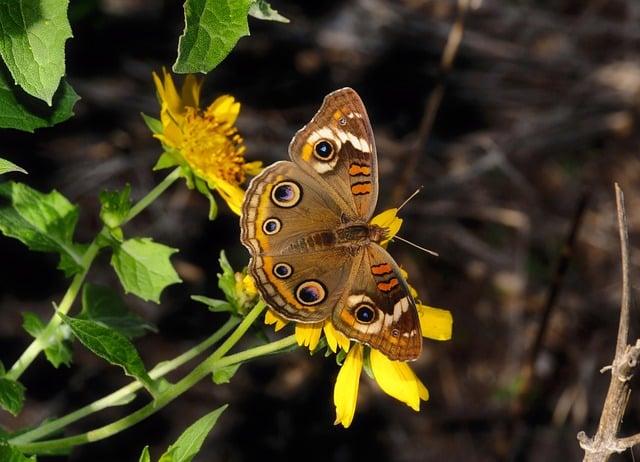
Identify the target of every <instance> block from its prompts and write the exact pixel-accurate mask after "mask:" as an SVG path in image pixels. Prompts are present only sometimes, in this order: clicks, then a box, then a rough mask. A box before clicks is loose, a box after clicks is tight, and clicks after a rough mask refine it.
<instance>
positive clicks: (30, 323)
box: [22, 311, 72, 369]
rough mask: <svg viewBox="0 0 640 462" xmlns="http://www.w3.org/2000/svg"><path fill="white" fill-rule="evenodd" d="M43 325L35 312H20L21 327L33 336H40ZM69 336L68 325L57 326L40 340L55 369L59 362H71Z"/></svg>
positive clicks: (67, 364) (66, 363)
mask: <svg viewBox="0 0 640 462" xmlns="http://www.w3.org/2000/svg"><path fill="white" fill-rule="evenodd" d="M45 327H46V326H45V325H44V323H43V322H42V320H41V319H40V318H39V317H38V316H37V315H36V314H34V313H30V312H28V311H24V312H23V313H22V328H23V329H24V330H25V331H27V332H28V333H29V335H31V336H32V337H33V338H37V337H38V336H40V334H41V333H42V331H44V330H45ZM70 336H71V335H70V332H69V328H68V327H66V326H58V327H57V328H56V329H55V330H54V331H53V333H51V334H49V335H47V336H46V338H43V339H41V340H40V341H41V342H42V344H43V347H44V354H45V356H46V357H47V360H48V361H49V362H50V363H51V364H52V365H53V367H55V368H56V369H57V368H58V367H60V365H61V364H64V365H65V366H69V365H70V364H71V359H72V351H71V347H70V345H69V339H70Z"/></svg>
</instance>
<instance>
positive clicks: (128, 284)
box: [111, 238, 182, 303]
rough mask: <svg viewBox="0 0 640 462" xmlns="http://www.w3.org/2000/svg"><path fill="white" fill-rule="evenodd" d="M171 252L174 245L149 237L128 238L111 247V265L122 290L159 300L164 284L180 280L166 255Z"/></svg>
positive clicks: (142, 297)
mask: <svg viewBox="0 0 640 462" xmlns="http://www.w3.org/2000/svg"><path fill="white" fill-rule="evenodd" d="M175 252H177V249H172V248H171V247H167V246H166V245H163V244H158V243H156V242H153V241H152V240H151V239H150V238H135V239H128V240H126V241H124V242H123V243H121V244H120V245H118V246H116V247H115V248H114V250H113V256H112V257H111V266H113V268H114V269H115V270H116V273H117V274H118V277H119V278H120V282H121V283H122V287H124V290H125V292H127V293H129V292H131V293H133V294H135V295H137V296H138V297H140V298H141V299H143V300H151V301H154V302H156V303H160V294H161V293H162V291H163V290H164V288H165V287H167V286H169V285H171V284H176V283H178V282H182V280H181V279H180V277H178V274H177V273H176V271H175V269H173V266H172V265H171V260H170V259H169V257H170V256H171V255H172V254H173V253H175Z"/></svg>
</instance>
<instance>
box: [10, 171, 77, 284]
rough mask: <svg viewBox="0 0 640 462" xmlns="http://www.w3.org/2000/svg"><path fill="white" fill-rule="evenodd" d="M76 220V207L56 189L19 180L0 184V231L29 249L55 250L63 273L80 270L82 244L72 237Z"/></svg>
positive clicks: (67, 274) (70, 274)
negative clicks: (38, 188)
mask: <svg viewBox="0 0 640 462" xmlns="http://www.w3.org/2000/svg"><path fill="white" fill-rule="evenodd" d="M3 199H4V200H5V201H4V203H3V202H2V200H3ZM7 202H8V203H7ZM77 221H78V208H77V207H76V206H75V205H73V204H71V203H70V202H69V201H68V200H67V199H66V198H65V197H64V196H63V195H62V194H60V193H58V192H57V191H52V192H50V193H49V194H43V193H41V192H39V191H36V190H35V189H31V188H30V187H28V186H26V185H24V184H22V183H15V182H8V183H2V184H0V231H1V232H2V233H3V234H4V235H5V236H7V237H13V238H15V239H18V240H20V241H21V242H23V243H24V244H26V245H27V247H29V249H31V250H36V251H39V252H56V253H58V254H59V255H60V263H59V264H58V268H59V269H61V270H63V271H64V273H65V275H66V276H72V275H73V274H75V273H77V272H79V271H80V270H82V266H81V264H80V263H81V260H82V255H83V254H84V248H83V246H79V245H77V244H74V243H73V240H72V239H73V232H74V230H75V227H76V223H77Z"/></svg>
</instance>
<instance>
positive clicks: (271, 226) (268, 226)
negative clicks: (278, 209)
mask: <svg viewBox="0 0 640 462" xmlns="http://www.w3.org/2000/svg"><path fill="white" fill-rule="evenodd" d="M280 228H282V223H281V222H280V220H278V219H277V218H267V219H266V220H265V221H264V223H263V224H262V231H264V233H265V234H269V235H272V234H276V233H277V232H278V231H280Z"/></svg>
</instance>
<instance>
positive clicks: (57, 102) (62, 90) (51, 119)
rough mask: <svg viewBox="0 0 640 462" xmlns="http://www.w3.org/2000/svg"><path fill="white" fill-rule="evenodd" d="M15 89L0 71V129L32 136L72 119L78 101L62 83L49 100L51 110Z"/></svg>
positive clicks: (64, 83) (75, 94)
mask: <svg viewBox="0 0 640 462" xmlns="http://www.w3.org/2000/svg"><path fill="white" fill-rule="evenodd" d="M29 98H30V97H29V96H28V95H25V94H24V93H23V92H22V91H20V90H19V88H18V87H16V86H14V85H11V84H10V83H9V81H8V80H7V79H6V77H5V75H4V73H3V72H2V69H1V68H0V107H1V108H2V111H0V128H15V129H16V130H22V131H26V132H32V133H33V131H34V130H35V129H37V128H43V127H52V126H53V125H56V124H59V123H60V122H64V121H65V120H67V119H68V118H69V117H71V116H72V115H73V106H75V104H76V102H77V101H78V100H79V99H80V97H79V96H78V95H77V93H76V92H75V91H73V88H71V85H69V84H68V83H67V82H66V81H64V80H63V81H62V83H61V84H60V87H59V88H58V91H57V92H56V94H55V95H54V97H53V107H48V106H46V105H45V104H44V103H42V104H37V103H38V101H37V100H32V101H31V100H29Z"/></svg>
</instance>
